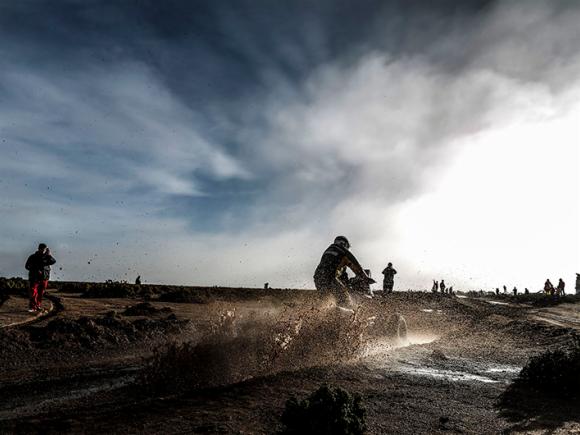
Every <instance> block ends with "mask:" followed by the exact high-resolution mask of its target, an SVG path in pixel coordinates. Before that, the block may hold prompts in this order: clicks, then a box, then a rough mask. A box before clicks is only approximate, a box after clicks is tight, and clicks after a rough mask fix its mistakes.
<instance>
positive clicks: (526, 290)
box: [524, 287, 530, 295]
mask: <svg viewBox="0 0 580 435" xmlns="http://www.w3.org/2000/svg"><path fill="white" fill-rule="evenodd" d="M524 293H525V294H527V295H529V294H530V291H529V290H528V288H527V287H526V288H525V289H524Z"/></svg>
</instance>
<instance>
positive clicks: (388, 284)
mask: <svg viewBox="0 0 580 435" xmlns="http://www.w3.org/2000/svg"><path fill="white" fill-rule="evenodd" d="M396 273H397V271H396V270H395V269H394V268H393V263H389V264H387V267H385V270H383V275H385V277H384V278H383V294H387V293H392V292H393V287H394V285H395V274H396Z"/></svg>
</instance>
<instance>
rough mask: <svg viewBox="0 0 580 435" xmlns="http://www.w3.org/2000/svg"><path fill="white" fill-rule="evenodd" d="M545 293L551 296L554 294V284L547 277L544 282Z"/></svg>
mask: <svg viewBox="0 0 580 435" xmlns="http://www.w3.org/2000/svg"><path fill="white" fill-rule="evenodd" d="M544 293H546V294H547V295H550V296H551V295H553V294H554V285H553V284H552V283H551V282H550V280H549V279H547V280H546V282H545V283H544Z"/></svg>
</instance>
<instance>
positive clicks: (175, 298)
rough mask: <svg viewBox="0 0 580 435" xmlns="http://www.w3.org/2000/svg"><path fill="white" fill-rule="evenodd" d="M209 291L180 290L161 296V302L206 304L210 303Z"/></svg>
mask: <svg viewBox="0 0 580 435" xmlns="http://www.w3.org/2000/svg"><path fill="white" fill-rule="evenodd" d="M209 298H210V297H209V293H208V291H207V290H206V291H203V290H199V289H193V288H178V289H176V290H173V291H169V292H166V293H163V294H161V295H160V296H159V301H161V302H181V303H190V304H206V303H208V301H209Z"/></svg>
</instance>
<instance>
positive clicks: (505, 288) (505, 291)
mask: <svg viewBox="0 0 580 435" xmlns="http://www.w3.org/2000/svg"><path fill="white" fill-rule="evenodd" d="M503 294H504V295H505V294H507V287H506V286H505V285H504V286H503Z"/></svg>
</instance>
